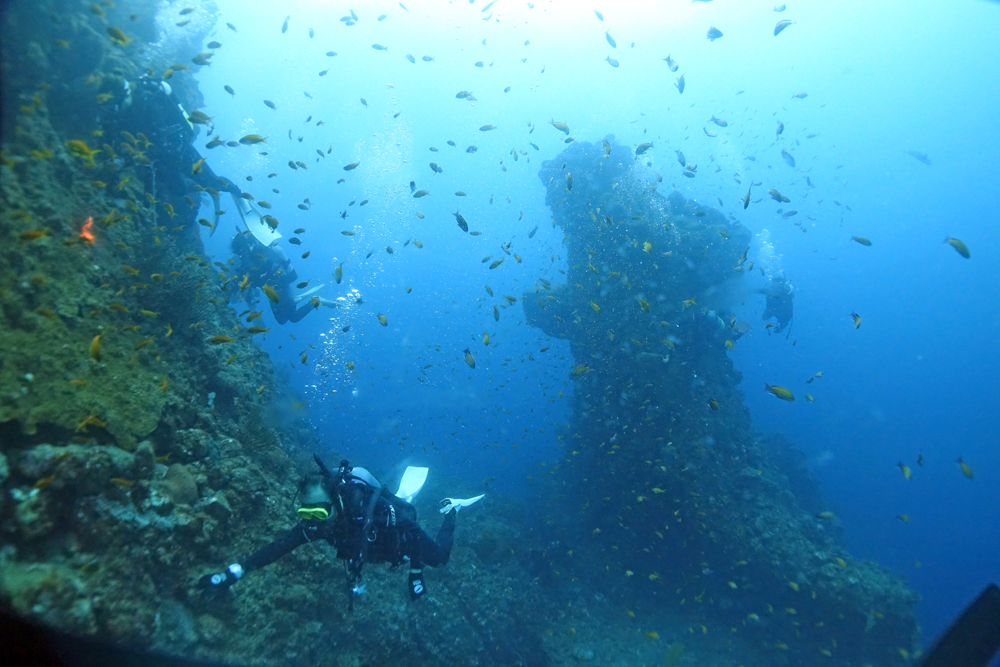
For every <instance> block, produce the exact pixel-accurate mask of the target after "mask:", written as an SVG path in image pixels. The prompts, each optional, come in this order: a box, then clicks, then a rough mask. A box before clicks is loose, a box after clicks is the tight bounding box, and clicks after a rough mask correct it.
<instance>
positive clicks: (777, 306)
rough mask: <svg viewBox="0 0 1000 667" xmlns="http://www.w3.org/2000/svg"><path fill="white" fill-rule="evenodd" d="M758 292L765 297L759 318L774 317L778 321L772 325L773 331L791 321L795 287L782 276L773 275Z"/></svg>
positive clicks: (778, 329) (778, 330) (780, 328)
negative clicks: (762, 310) (764, 303)
mask: <svg viewBox="0 0 1000 667" xmlns="http://www.w3.org/2000/svg"><path fill="white" fill-rule="evenodd" d="M759 293H760V294H763V295H764V296H765V297H767V303H766V305H765V307H764V314H763V315H761V319H763V320H769V319H771V318H772V317H774V318H776V319H777V321H778V322H777V324H775V325H774V332H775V333H778V332H780V331H781V330H782V329H784V328H785V327H787V326H788V325H789V324H790V323H791V321H792V314H793V313H792V301H793V300H794V299H795V289H794V288H793V287H792V284H791V283H790V282H788V281H787V280H786V279H785V277H784V276H774V277H773V278H771V282H769V283H768V284H767V287H765V288H763V289H762V290H760V291H759Z"/></svg>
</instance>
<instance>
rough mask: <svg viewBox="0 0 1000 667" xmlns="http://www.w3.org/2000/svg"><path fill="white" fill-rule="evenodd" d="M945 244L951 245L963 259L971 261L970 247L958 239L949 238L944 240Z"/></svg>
mask: <svg viewBox="0 0 1000 667" xmlns="http://www.w3.org/2000/svg"><path fill="white" fill-rule="evenodd" d="M944 242H945V243H947V244H948V245H950V246H951V247H952V248H954V249H955V252H957V253H958V254H959V255H961V256H962V257H964V258H966V259H969V258H970V257H971V254H970V253H969V246H967V245H965V244H964V243H962V242H961V241H959V240H958V239H953V238H952V237H950V236H949V237H947V238H946V239H945V240H944Z"/></svg>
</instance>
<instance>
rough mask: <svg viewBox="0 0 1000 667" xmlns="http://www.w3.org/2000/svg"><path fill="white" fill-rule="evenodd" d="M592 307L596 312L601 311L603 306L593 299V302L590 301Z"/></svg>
mask: <svg viewBox="0 0 1000 667" xmlns="http://www.w3.org/2000/svg"><path fill="white" fill-rule="evenodd" d="M590 307H591V308H593V309H594V312H595V313H599V312H601V307H600V306H598V305H597V304H596V303H594V302H593V301H591V302H590Z"/></svg>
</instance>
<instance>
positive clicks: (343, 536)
mask: <svg viewBox="0 0 1000 667" xmlns="http://www.w3.org/2000/svg"><path fill="white" fill-rule="evenodd" d="M313 458H314V459H315V460H316V464H317V465H318V466H319V469H320V472H319V473H313V474H310V475H307V476H306V477H305V478H303V479H302V480H301V481H300V482H299V487H298V494H297V496H298V498H299V500H300V502H301V506H300V507H299V510H298V514H299V517H300V518H301V519H302V521H300V522H299V523H298V525H296V526H295V527H294V528H292V529H291V530H289V531H288V532H286V533H285V534H284V535H282V536H280V537H278V538H277V539H275V540H274V541H273V542H271V543H270V544H268V545H266V546H264V547H262V548H261V549H259V550H257V551H256V552H254V553H253V554H252V555H250V556H248V557H247V558H245V559H243V560H242V561H240V562H238V563H233V564H232V565H230V566H229V567H228V568H226V569H225V570H224V571H223V572H219V573H217V574H207V575H205V576H204V577H202V578H201V579H200V580H199V584H200V585H201V586H202V587H203V588H204V589H206V590H209V591H224V590H226V589H228V588H229V587H230V586H232V585H233V584H235V583H236V582H237V581H238V580H239V579H241V578H242V577H243V576H244V575H246V573H247V572H252V571H253V570H257V569H260V568H262V567H264V566H265V565H269V564H271V563H273V562H274V561H276V560H277V559H278V558H280V557H282V556H284V555H285V554H287V553H290V552H291V551H292V550H294V549H295V548H297V547H299V546H301V545H303V544H305V543H306V542H313V541H315V540H326V541H327V542H328V543H329V544H330V545H331V546H333V547H335V548H336V549H337V558H338V559H340V560H343V561H344V563H345V570H346V572H347V586H348V599H349V601H350V608H351V609H353V606H354V598H355V597H356V596H359V595H361V594H363V593H364V592H365V586H364V584H362V583H361V569H362V568H363V567H364V565H365V563H368V562H371V563H390V564H391V566H392V568H393V569H395V568H396V567H399V565H401V564H402V563H404V562H409V565H410V574H409V588H410V599H411V600H416V599H417V598H419V597H420V596H422V595H423V594H424V593H426V592H427V586H426V585H425V584H424V578H423V566H424V565H430V566H431V567H441V566H443V565H445V564H446V563H447V562H448V559H449V558H450V556H451V546H452V539H453V536H454V532H455V515H456V514H457V513H458V511H459V510H460V509H462V508H463V507H468V506H469V505H472V504H474V503H476V502H478V501H479V500H480V499H482V498H483V495H479V496H476V497H475V498H466V499H458V498H445V499H444V500H442V501H441V513H442V514H444V515H445V517H444V522H443V523H442V524H441V528H440V529H439V530H438V534H437V537H436V538H435V539H431V537H430V536H429V535H428V534H427V533H425V532H424V531H423V530H422V529H421V528H420V526H419V525H417V521H416V519H417V511H416V509H414V507H413V505H411V504H410V501H411V500H412V499H413V497H414V496H415V495H416V494H417V492H418V491H419V490H420V488H421V487H422V486H423V483H424V480H426V479H427V468H416V467H413V466H410V467H408V468H407V469H406V471H405V472H404V473H403V478H402V480H400V483H399V490H398V491H397V492H396V493H395V494H393V493H391V492H389V490H388V489H386V488H385V487H384V486H383V485H382V484H380V483H379V481H378V480H377V479H375V477H374V476H372V474H371V473H370V472H368V471H367V470H365V469H364V468H352V467H351V466H350V464H349V463H348V462H347V461H341V462H340V468H339V469H338V470H337V472H335V473H334V472H331V471H330V469H329V468H327V467H326V465H325V464H324V463H323V461H322V460H321V459H320V458H319V456H318V455H316V454H314V455H313ZM484 495H485V494H484Z"/></svg>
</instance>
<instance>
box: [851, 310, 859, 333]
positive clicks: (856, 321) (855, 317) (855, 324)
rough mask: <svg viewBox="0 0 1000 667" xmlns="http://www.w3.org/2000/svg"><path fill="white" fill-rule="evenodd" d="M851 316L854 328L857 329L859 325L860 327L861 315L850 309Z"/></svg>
mask: <svg viewBox="0 0 1000 667" xmlns="http://www.w3.org/2000/svg"><path fill="white" fill-rule="evenodd" d="M851 318H853V319H854V328H855V329H858V328H860V327H861V316H860V315H858V314H857V313H855V312H854V311H853V310H852V311H851Z"/></svg>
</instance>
